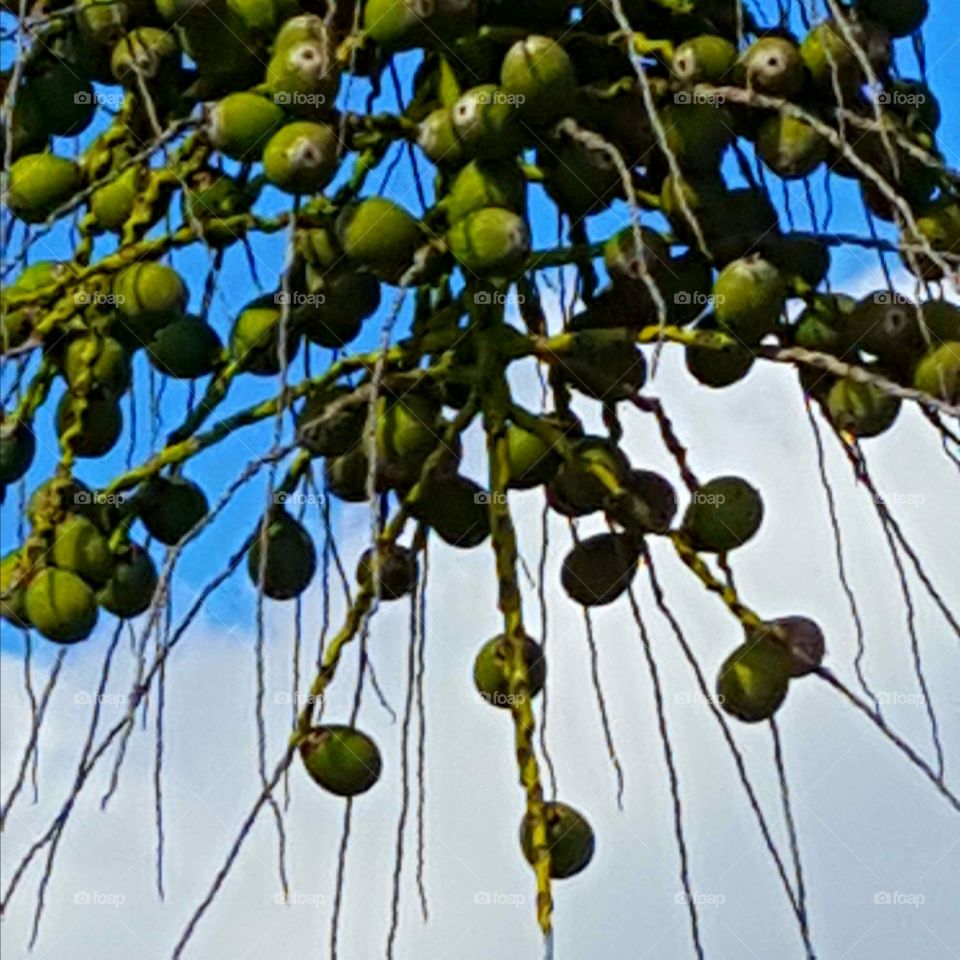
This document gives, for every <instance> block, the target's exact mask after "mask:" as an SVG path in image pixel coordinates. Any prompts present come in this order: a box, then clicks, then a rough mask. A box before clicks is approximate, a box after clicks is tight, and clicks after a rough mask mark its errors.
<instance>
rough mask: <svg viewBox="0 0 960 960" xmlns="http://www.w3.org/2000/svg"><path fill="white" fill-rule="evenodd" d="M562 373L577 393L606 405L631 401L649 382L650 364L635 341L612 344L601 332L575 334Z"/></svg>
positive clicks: (587, 331) (621, 341)
mask: <svg viewBox="0 0 960 960" xmlns="http://www.w3.org/2000/svg"><path fill="white" fill-rule="evenodd" d="M560 369H561V371H562V373H563V375H564V376H565V377H567V378H569V380H570V381H571V382H572V383H573V385H574V386H575V387H576V388H577V389H578V390H580V391H581V392H582V393H585V394H586V395H587V396H588V397H593V398H594V399H595V400H602V401H603V402H604V403H616V402H618V401H620V400H628V399H630V397H632V396H634V395H635V394H637V393H638V392H639V391H640V389H641V388H642V387H643V385H644V384H645V383H646V382H647V361H646V358H645V357H644V355H643V353H642V352H641V351H640V348H639V347H638V346H637V345H636V343H635V341H634V340H633V338H632V337H630V336H626V337H624V338H623V339H622V340H611V339H610V338H609V337H604V336H603V335H602V331H599V332H595V331H592V330H583V331H581V332H580V333H577V334H575V335H574V339H573V343H572V347H571V350H570V352H569V353H566V354H564V355H563V356H562V357H561V367H560Z"/></svg>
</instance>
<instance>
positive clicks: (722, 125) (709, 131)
mask: <svg viewBox="0 0 960 960" xmlns="http://www.w3.org/2000/svg"><path fill="white" fill-rule="evenodd" d="M661 120H662V122H663V126H664V130H665V132H666V146H667V149H668V150H670V151H671V152H672V153H673V155H674V156H675V157H676V159H677V162H678V163H679V164H680V166H681V168H682V169H683V170H687V171H693V172H698V171H702V172H704V173H714V172H716V170H717V169H718V168H719V165H720V158H721V157H722V156H723V152H724V150H726V149H727V147H728V146H729V145H730V144H731V143H732V142H733V140H734V139H735V136H734V133H733V124H732V121H731V118H730V115H729V112H728V111H727V110H726V109H725V108H723V107H721V106H716V105H714V104H712V103H680V104H669V105H668V106H666V107H665V108H664V109H663V111H662V114H661Z"/></svg>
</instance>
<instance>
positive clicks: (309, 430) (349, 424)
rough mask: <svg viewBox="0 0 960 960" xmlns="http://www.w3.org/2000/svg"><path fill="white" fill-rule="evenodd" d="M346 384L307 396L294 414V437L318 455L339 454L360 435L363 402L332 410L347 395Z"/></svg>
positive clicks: (339, 455) (359, 440)
mask: <svg viewBox="0 0 960 960" xmlns="http://www.w3.org/2000/svg"><path fill="white" fill-rule="evenodd" d="M351 392H352V391H351V390H350V389H349V388H348V387H337V388H336V389H334V390H332V391H320V392H315V393H310V394H308V395H307V400H306V403H304V405H303V407H302V408H301V410H300V413H299V414H298V416H297V438H298V439H299V441H300V443H302V444H303V446H304V447H306V448H307V450H309V451H310V453H312V454H313V455H314V456H317V457H341V456H343V455H344V454H345V453H348V452H349V451H350V450H352V449H353V448H354V447H355V446H357V444H358V443H360V442H361V440H362V437H363V428H364V424H365V423H366V419H367V410H366V406H365V405H364V404H357V405H355V406H348V407H343V408H341V409H340V410H332V409H331V407H332V405H333V404H334V403H336V402H337V401H338V400H341V399H342V398H344V397H346V396H348V395H349V394H350V393H351Z"/></svg>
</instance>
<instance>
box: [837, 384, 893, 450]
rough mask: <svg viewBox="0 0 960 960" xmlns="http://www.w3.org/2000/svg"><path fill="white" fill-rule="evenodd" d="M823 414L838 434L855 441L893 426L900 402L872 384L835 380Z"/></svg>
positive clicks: (875, 434) (874, 435) (876, 434)
mask: <svg viewBox="0 0 960 960" xmlns="http://www.w3.org/2000/svg"><path fill="white" fill-rule="evenodd" d="M826 406H827V413H828V415H829V417H830V421H831V422H832V423H833V425H834V426H835V427H836V428H837V429H838V430H845V431H847V432H848V433H852V434H853V435H854V436H856V437H860V438H865V437H876V436H879V434H881V433H884V432H885V431H887V430H888V429H889V428H890V427H892V426H893V423H894V421H895V420H896V419H897V415H898V414H899V413H900V399H899V398H898V397H891V396H890V395H889V394H887V393H884V392H883V391H882V390H881V389H880V388H879V387H876V386H874V385H873V384H872V383H860V382H859V381H857V380H849V379H847V378H846V377H844V378H841V379H840V380H837V382H836V383H834V385H833V386H832V387H831V388H830V393H829V394H828V395H827V401H826Z"/></svg>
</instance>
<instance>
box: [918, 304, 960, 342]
mask: <svg viewBox="0 0 960 960" xmlns="http://www.w3.org/2000/svg"><path fill="white" fill-rule="evenodd" d="M923 323H924V326H926V328H927V330H928V331H929V333H930V336H931V338H933V342H934V343H937V342H938V341H940V340H960V307H958V306H957V305H956V304H955V303H949V302H948V301H946V300H927V301H926V302H925V303H924V304H923Z"/></svg>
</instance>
